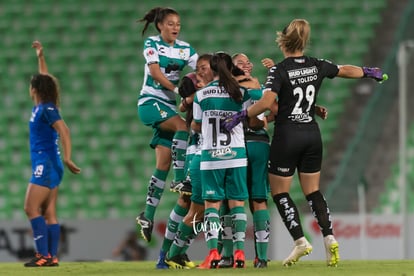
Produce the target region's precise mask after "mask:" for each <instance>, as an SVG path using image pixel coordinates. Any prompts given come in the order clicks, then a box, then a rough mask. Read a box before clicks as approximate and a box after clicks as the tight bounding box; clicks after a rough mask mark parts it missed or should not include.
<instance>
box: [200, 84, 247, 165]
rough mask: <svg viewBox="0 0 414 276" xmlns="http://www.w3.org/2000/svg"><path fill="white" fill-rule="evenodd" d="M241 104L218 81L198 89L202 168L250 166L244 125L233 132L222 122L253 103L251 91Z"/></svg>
mask: <svg viewBox="0 0 414 276" xmlns="http://www.w3.org/2000/svg"><path fill="white" fill-rule="evenodd" d="M240 89H241V91H242V94H243V101H242V102H241V103H237V102H235V101H234V100H233V99H231V98H230V96H229V94H228V93H227V92H226V91H225V90H224V88H223V87H220V86H218V81H213V82H211V83H210V84H208V85H207V86H206V87H204V88H202V89H200V90H199V91H197V92H196V96H195V98H194V103H193V116H194V121H195V122H198V123H201V135H202V140H201V151H202V152H201V165H200V169H201V170H214V169H225V168H237V167H243V166H246V165H247V158H246V148H245V142H244V131H243V124H242V123H240V124H238V125H237V126H236V127H235V128H233V130H232V131H231V132H227V131H226V130H224V129H222V128H221V127H220V121H221V120H223V119H224V118H225V117H227V116H229V115H232V114H234V113H236V112H239V111H241V110H242V109H245V108H247V107H248V106H249V105H251V100H250V97H249V94H248V93H247V90H246V89H245V88H240Z"/></svg>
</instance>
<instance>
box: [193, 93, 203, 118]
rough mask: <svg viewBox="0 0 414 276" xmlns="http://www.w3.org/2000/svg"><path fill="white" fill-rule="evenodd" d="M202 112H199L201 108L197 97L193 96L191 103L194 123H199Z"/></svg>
mask: <svg viewBox="0 0 414 276" xmlns="http://www.w3.org/2000/svg"><path fill="white" fill-rule="evenodd" d="M202 115H203V114H202V111H201V106H200V103H199V102H198V97H197V94H196V95H195V96H194V101H193V119H194V121H195V122H197V123H200V122H201V119H202Z"/></svg>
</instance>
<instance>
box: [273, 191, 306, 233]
mask: <svg viewBox="0 0 414 276" xmlns="http://www.w3.org/2000/svg"><path fill="white" fill-rule="evenodd" d="M273 201H274V203H275V204H276V207H277V209H278V210H279V214H280V216H281V217H282V220H283V222H284V223H285V226H286V228H287V230H288V231H289V233H290V235H291V236H292V238H293V240H297V239H299V238H301V237H303V230H302V225H301V223H300V218H299V212H298V209H297V208H296V204H295V203H294V202H293V200H292V199H291V198H290V195H289V193H281V194H276V195H274V196H273Z"/></svg>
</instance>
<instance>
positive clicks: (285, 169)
mask: <svg viewBox="0 0 414 276" xmlns="http://www.w3.org/2000/svg"><path fill="white" fill-rule="evenodd" d="M277 170H278V171H279V172H282V173H288V172H289V171H290V169H289V168H281V167H277Z"/></svg>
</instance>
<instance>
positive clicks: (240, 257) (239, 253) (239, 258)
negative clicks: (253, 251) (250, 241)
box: [233, 249, 246, 268]
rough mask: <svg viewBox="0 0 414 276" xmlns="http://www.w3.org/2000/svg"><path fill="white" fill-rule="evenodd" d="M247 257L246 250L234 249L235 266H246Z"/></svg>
mask: <svg viewBox="0 0 414 276" xmlns="http://www.w3.org/2000/svg"><path fill="white" fill-rule="evenodd" d="M245 260H246V258H245V257H244V251H243V250H240V249H237V250H236V251H234V264H233V267H234V268H244V265H245Z"/></svg>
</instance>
